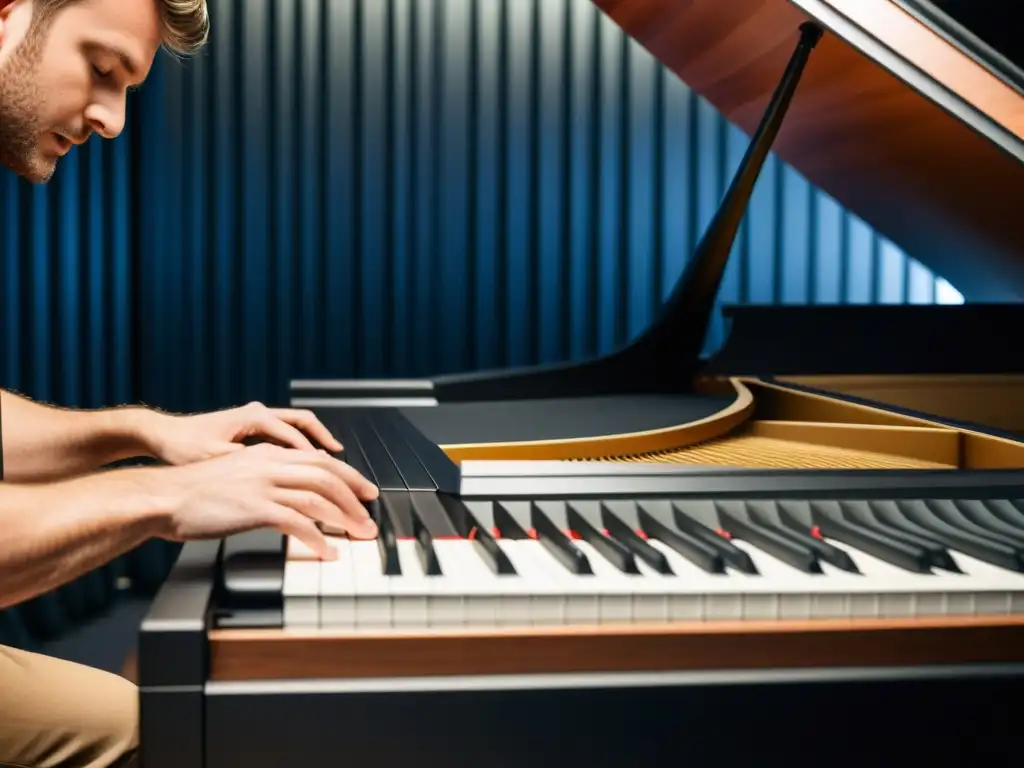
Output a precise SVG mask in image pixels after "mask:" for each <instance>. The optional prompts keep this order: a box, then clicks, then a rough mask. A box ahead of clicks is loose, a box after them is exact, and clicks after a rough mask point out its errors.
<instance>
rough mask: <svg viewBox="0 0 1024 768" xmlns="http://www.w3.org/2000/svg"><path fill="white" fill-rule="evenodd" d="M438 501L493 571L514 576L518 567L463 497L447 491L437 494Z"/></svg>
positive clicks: (461, 534)
mask: <svg viewBox="0 0 1024 768" xmlns="http://www.w3.org/2000/svg"><path fill="white" fill-rule="evenodd" d="M437 498H438V501H440V502H441V506H443V507H444V510H445V512H447V513H448V517H449V519H450V520H451V521H452V525H453V526H454V527H455V530H457V531H458V532H459V536H460V537H461V538H463V539H467V540H469V541H471V542H473V549H474V551H475V552H476V553H477V554H478V555H479V556H480V559H482V560H483V561H484V563H485V564H486V565H487V567H488V568H490V569H491V572H492V573H495V574H497V575H499V576H514V575H515V574H516V569H515V567H514V566H513V565H512V561H511V560H509V559H508V555H507V554H505V550H503V549H502V548H501V547H500V546H499V545H498V542H497V541H495V540H494V537H493V536H492V535H491V532H490V531H488V530H487V526H485V525H481V523H480V521H479V520H477V518H476V516H475V515H474V514H473V512H472V511H471V510H470V509H469V507H467V506H466V504H465V502H463V501H462V499H460V498H457V497H455V496H449V495H448V494H446V493H438V494H437Z"/></svg>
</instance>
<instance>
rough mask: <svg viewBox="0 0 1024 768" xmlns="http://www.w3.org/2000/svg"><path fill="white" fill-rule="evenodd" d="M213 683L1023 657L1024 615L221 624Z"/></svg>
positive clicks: (213, 637) (215, 638)
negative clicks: (540, 623)
mask: <svg viewBox="0 0 1024 768" xmlns="http://www.w3.org/2000/svg"><path fill="white" fill-rule="evenodd" d="M208 639H209V646H210V673H209V679H210V680H211V681H228V680H233V681H238V680H274V679H277V680H280V679H314V678H373V677H421V676H431V675H502V674H545V673H560V672H643V671H647V672H651V671H696V670H725V669H767V668H772V667H776V668H780V667H781V668H812V667H850V666H863V667H872V666H873V667H884V666H905V665H921V664H949V663H986V662H1003V663H1006V662H1019V661H1024V615H1007V616H949V617H928V618H884V619H879V618H864V619H827V620H826V619H819V620H786V621H761V620H758V621H753V620H752V621H714V622H698V621H694V622H684V621H680V622H657V623H653V622H652V623H646V624H623V625H612V624H605V625H588V626H566V627H562V626H552V627H524V628H515V627H508V628H498V629H493V630H483V629H476V628H469V627H467V628H462V629H459V628H453V629H450V630H431V631H429V632H427V631H414V630H410V631H398V630H394V631H387V632H368V631H367V632H344V631H332V630H326V629H325V630H315V629H310V630H306V631H304V630H296V629H212V630H210V631H209V632H208Z"/></svg>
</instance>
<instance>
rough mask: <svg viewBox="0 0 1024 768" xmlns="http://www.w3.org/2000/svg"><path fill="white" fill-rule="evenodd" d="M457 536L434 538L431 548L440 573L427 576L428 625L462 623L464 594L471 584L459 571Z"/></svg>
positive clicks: (464, 619) (464, 607)
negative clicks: (428, 592) (439, 567)
mask: <svg viewBox="0 0 1024 768" xmlns="http://www.w3.org/2000/svg"><path fill="white" fill-rule="evenodd" d="M458 544H459V541H458V540H457V539H434V552H436V553H437V562H438V564H439V565H440V566H441V574H442V575H440V576H428V577H427V579H428V581H429V583H430V594H429V595H428V597H427V621H428V622H429V624H430V626H432V627H451V626H459V625H464V624H465V623H466V612H465V611H466V600H465V595H466V593H467V591H468V590H469V589H470V587H471V584H470V582H469V581H468V579H467V578H466V577H465V574H464V573H463V570H464V569H463V568H462V563H461V558H460V557H459V554H458V547H457V545H458Z"/></svg>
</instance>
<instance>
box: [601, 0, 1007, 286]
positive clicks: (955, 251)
mask: <svg viewBox="0 0 1024 768" xmlns="http://www.w3.org/2000/svg"><path fill="white" fill-rule="evenodd" d="M592 1H593V2H594V3H595V4H596V5H597V6H598V7H599V8H600V9H601V10H602V11H603V12H604V13H605V14H606V15H608V16H609V17H610V18H611V19H612V20H613V21H615V22H616V23H617V24H618V25H619V26H620V27H621V28H622V29H623V30H624V31H625V32H626V33H627V34H628V35H630V36H631V37H632V38H634V39H635V40H637V41H638V42H639V43H640V44H642V45H643V46H644V47H646V48H647V49H648V50H649V51H650V52H651V53H652V54H653V55H654V56H655V57H656V58H658V59H659V60H660V61H661V62H662V63H663V64H664V65H665V66H666V67H668V68H669V69H670V70H671V71H673V72H674V73H675V74H676V75H678V76H679V77H680V78H681V79H682V80H683V81H684V82H685V83H686V84H687V85H688V86H689V87H690V88H691V89H693V90H694V91H695V92H696V93H698V94H700V95H701V96H703V97H704V98H705V99H706V100H707V101H708V102H709V103H711V104H712V105H714V106H715V108H716V109H718V110H719V111H720V112H721V113H722V114H723V115H724V116H725V117H726V119H728V120H730V121H731V122H733V123H734V124H736V125H737V126H739V127H740V128H741V129H743V130H744V131H746V132H747V133H748V135H749V134H750V133H751V132H752V131H753V130H754V129H755V127H756V126H757V124H758V121H759V120H760V118H761V115H762V113H763V112H764V109H765V106H766V104H767V103H768V100H769V99H770V98H771V95H772V91H773V89H774V88H775V86H776V84H777V78H778V74H777V73H778V72H780V71H781V70H782V69H783V67H784V66H785V63H786V60H787V58H788V57H789V56H790V55H791V53H792V47H793V40H794V39H795V38H796V35H797V29H798V27H799V26H800V24H801V23H803V22H805V21H809V20H813V21H816V22H817V23H818V24H820V25H821V26H822V27H823V28H824V29H825V30H826V32H825V36H824V37H823V39H822V40H821V42H820V43H819V44H818V46H817V49H816V51H815V54H814V56H812V57H811V59H810V61H809V63H808V65H807V69H806V72H805V73H804V75H803V78H802V82H801V86H800V90H799V92H798V93H797V95H796V97H795V98H794V100H793V103H792V105H791V107H790V110H789V113H788V115H787V118H786V121H785V123H784V124H783V126H782V129H781V131H780V132H779V135H778V137H777V139H776V141H775V144H774V151H775V153H776V154H777V155H778V156H779V157H780V158H781V159H782V160H783V161H785V162H786V163H787V164H789V165H790V166H792V167H793V168H795V169H796V170H797V171H799V172H800V173H801V174H802V175H803V176H804V177H805V178H806V179H807V180H808V181H809V182H810V183H811V184H813V185H815V186H816V187H818V188H819V189H821V190H823V191H825V192H826V193H827V194H829V195H831V196H832V197H833V198H835V199H836V200H837V201H838V202H839V203H840V204H841V205H843V206H844V207H846V208H847V209H848V210H850V211H851V212H853V213H854V214H856V215H857V216H859V217H860V218H861V219H863V220H864V221H865V222H867V223H868V224H869V225H871V226H872V227H874V228H875V229H876V230H877V231H878V232H879V233H880V234H882V235H883V236H885V237H887V238H888V239H889V240H891V241H892V242H893V243H895V244H896V245H897V246H899V247H900V248H902V249H903V250H905V251H906V252H907V253H908V254H909V255H911V256H912V257H913V258H915V259H917V260H918V261H920V262H922V263H923V264H925V265H927V266H928V267H929V268H931V269H932V270H934V271H935V272H937V273H938V274H940V275H942V276H943V277H944V278H946V279H947V280H949V281H950V282H951V283H953V285H954V286H956V288H957V289H958V290H960V291H961V293H963V294H964V296H965V297H966V299H967V300H968V301H1019V300H1022V299H1024V226H1022V220H1024V76H1022V75H1021V72H1020V67H1019V62H1020V60H1021V58H1022V55H1021V51H1020V48H1019V47H1018V48H1015V47H1014V43H1013V38H1014V35H1013V34H1012V33H1011V34H1000V32H999V26H1000V25H999V24H998V18H997V17H996V16H995V14H997V13H998V12H999V11H998V8H997V5H996V4H995V3H991V2H977V0H971V3H963V2H950V1H948V0H728V1H727V2H722V0H592ZM1007 5H1010V6H1012V5H1014V4H1012V3H1011V4H1007ZM986 10H987V11H989V13H988V15H986V13H984V11H986ZM1004 13H1005V11H1004ZM1009 23H1010V22H1009V20H1007V21H1006V22H1005V24H1009ZM1018 45H1019V44H1018Z"/></svg>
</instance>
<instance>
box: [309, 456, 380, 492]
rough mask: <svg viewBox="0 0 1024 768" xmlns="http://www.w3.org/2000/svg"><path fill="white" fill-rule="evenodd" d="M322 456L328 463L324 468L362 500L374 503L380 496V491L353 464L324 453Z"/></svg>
mask: <svg viewBox="0 0 1024 768" xmlns="http://www.w3.org/2000/svg"><path fill="white" fill-rule="evenodd" d="M320 455H321V456H323V458H324V461H325V462H326V463H325V464H324V467H325V468H326V469H328V470H329V471H331V472H333V473H334V474H336V475H338V476H339V477H340V478H341V479H342V480H344V481H345V483H346V485H348V487H349V488H351V489H352V491H353V492H354V493H355V494H356V496H358V497H359V498H360V499H362V500H363V501H373V500H374V499H376V498H377V497H378V496H380V489H379V488H378V487H377V486H376V485H374V484H373V483H371V482H370V481H369V480H367V479H366V477H364V476H363V475H362V474H360V473H359V471H358V470H356V469H355V468H354V467H353V466H352V465H351V464H346V463H345V462H344V461H339V460H338V459H336V458H334V457H333V456H330V455H328V454H327V453H325V452H324V451H320Z"/></svg>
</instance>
